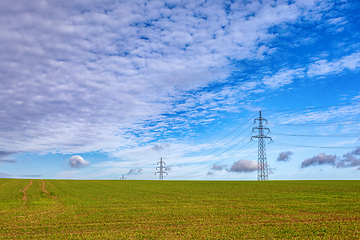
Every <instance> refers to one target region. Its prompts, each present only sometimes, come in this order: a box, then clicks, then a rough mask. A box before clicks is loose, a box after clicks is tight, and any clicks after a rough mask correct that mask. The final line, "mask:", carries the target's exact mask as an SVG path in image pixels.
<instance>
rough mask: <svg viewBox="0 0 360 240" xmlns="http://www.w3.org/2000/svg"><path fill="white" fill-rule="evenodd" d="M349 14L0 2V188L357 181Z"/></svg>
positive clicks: (335, 4)
mask: <svg viewBox="0 0 360 240" xmlns="http://www.w3.org/2000/svg"><path fill="white" fill-rule="evenodd" d="M359 10H360V4H359V2H358V1H351V0H349V1H346V0H339V1H317V0H313V1H312V0H298V1H296V0H293V1H281V0H280V1H271V0H269V1H197V0H195V1H174V0H170V1H162V0H159V1H145V0H135V1H127V0H126V1H113V0H111V1H110V0H97V1H91V2H89V1H83V0H72V1H67V0H65V1H25V0H17V1H11V2H7V1H1V2H0V11H1V14H0V84H1V88H0V98H1V105H0V177H9V178H55V179H119V178H120V177H121V176H122V175H125V177H126V178H127V179H146V180H153V179H158V176H157V175H155V174H154V173H155V171H156V169H155V168H156V167H157V166H156V164H157V162H158V161H159V160H160V157H162V158H163V160H164V162H166V164H167V166H168V170H167V172H168V175H166V176H165V177H164V178H165V179H170V180H183V179H184V180H187V179H191V180H192V179H193V180H198V179H201V180H256V179H257V172H256V165H257V142H256V141H252V142H250V138H251V136H253V135H256V132H255V133H252V128H253V127H256V124H253V122H254V119H255V118H257V117H258V114H259V111H260V110H261V111H262V114H263V117H264V118H266V119H267V120H268V122H269V124H268V125H267V126H266V127H268V128H270V130H271V134H269V136H271V137H272V139H273V142H271V143H270V142H268V144H267V145H266V152H267V161H268V164H269V168H270V175H269V179H271V180H282V179H360V177H359V176H360V148H359V147H360V124H359V119H360V81H359V77H360V71H359V70H360V45H359V43H360V35H359V34H360V29H359V28H360V17H359V15H358V12H359Z"/></svg>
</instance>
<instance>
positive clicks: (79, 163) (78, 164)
mask: <svg viewBox="0 0 360 240" xmlns="http://www.w3.org/2000/svg"><path fill="white" fill-rule="evenodd" d="M69 165H70V166H71V167H72V168H82V167H85V166H89V162H88V161H85V160H84V159H83V158H82V157H81V156H78V155H75V156H72V157H71V158H70V159H69Z"/></svg>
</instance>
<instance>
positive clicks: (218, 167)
mask: <svg viewBox="0 0 360 240" xmlns="http://www.w3.org/2000/svg"><path fill="white" fill-rule="evenodd" d="M226 167H227V165H216V164H214V165H213V166H212V167H211V170H214V171H221V170H223V169H224V168H226Z"/></svg>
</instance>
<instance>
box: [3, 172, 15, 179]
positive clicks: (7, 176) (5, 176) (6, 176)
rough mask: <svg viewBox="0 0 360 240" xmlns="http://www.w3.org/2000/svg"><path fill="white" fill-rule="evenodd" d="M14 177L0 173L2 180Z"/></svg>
mask: <svg viewBox="0 0 360 240" xmlns="http://www.w3.org/2000/svg"><path fill="white" fill-rule="evenodd" d="M11 177H12V176H11V175H9V174H6V173H2V172H0V178H11Z"/></svg>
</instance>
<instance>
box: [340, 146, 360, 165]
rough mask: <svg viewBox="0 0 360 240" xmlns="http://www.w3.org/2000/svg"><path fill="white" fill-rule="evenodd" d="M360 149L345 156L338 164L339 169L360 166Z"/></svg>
mask: <svg viewBox="0 0 360 240" xmlns="http://www.w3.org/2000/svg"><path fill="white" fill-rule="evenodd" d="M359 155H360V147H358V148H357V149H355V150H354V151H351V152H348V153H346V154H344V155H343V157H342V159H341V160H340V161H339V162H338V163H337V164H336V167H337V168H348V167H358V166H360V157H357V156H359Z"/></svg>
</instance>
